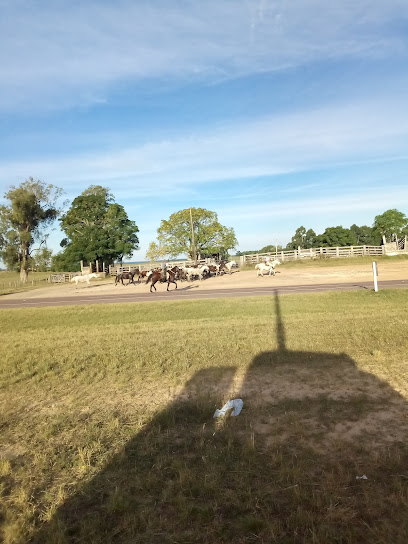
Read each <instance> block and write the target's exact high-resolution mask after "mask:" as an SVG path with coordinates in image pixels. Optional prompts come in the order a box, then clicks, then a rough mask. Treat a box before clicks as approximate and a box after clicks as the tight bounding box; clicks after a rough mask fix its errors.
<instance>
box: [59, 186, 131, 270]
mask: <svg viewBox="0 0 408 544" xmlns="http://www.w3.org/2000/svg"><path fill="white" fill-rule="evenodd" d="M60 221H61V228H62V230H63V232H64V233H65V234H66V238H64V240H62V242H61V246H62V247H64V248H65V250H64V253H65V252H67V259H66V262H69V263H72V262H73V261H74V260H77V261H78V262H79V261H81V260H85V261H87V262H93V261H95V260H96V259H99V260H100V261H102V262H104V263H105V264H106V265H109V264H112V263H113V262H114V261H115V260H117V259H118V260H122V259H123V257H130V256H131V254H132V252H133V251H134V250H136V249H139V239H138V237H137V233H138V232H139V229H138V227H137V225H136V223H135V222H134V221H130V220H129V218H128V216H127V213H126V212H125V209H124V207H123V206H121V205H120V204H117V203H115V202H114V197H113V195H112V194H111V193H110V192H109V189H108V188H106V187H101V186H100V185H91V186H90V187H89V188H88V189H86V190H85V191H84V192H83V193H82V194H81V195H79V196H77V197H76V198H75V199H74V201H73V202H72V205H71V207H70V209H69V210H68V212H67V213H66V214H65V215H63V216H62V218H61V220H60ZM57 261H58V262H60V263H63V262H64V259H63V258H62V257H61V256H60V257H58V260H57Z"/></svg>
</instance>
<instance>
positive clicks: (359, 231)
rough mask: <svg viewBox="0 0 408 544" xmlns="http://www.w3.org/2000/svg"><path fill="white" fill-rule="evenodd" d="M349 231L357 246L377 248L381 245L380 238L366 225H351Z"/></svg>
mask: <svg viewBox="0 0 408 544" xmlns="http://www.w3.org/2000/svg"><path fill="white" fill-rule="evenodd" d="M350 230H351V231H352V232H354V234H355V236H356V239H357V245H359V246H379V245H380V243H381V236H379V235H378V233H376V232H375V231H374V229H373V228H372V227H368V226H367V225H362V226H361V227H359V226H358V225H356V224H354V225H351V227H350Z"/></svg>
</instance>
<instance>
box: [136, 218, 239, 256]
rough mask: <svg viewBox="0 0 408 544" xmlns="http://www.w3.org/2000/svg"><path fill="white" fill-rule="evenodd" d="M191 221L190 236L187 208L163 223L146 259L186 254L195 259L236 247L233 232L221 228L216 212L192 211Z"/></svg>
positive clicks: (231, 229)
mask: <svg viewBox="0 0 408 544" xmlns="http://www.w3.org/2000/svg"><path fill="white" fill-rule="evenodd" d="M191 220H192V226H193V234H192V229H191V221H190V208H187V209H185V210H180V211H179V212H176V213H173V214H172V215H171V216H170V218H169V219H168V220H167V221H166V220H163V221H162V222H161V224H160V227H159V228H158V229H157V242H152V243H151V244H150V246H149V250H148V252H147V256H148V257H149V258H150V257H151V256H153V255H154V256H160V257H161V256H165V255H167V256H168V257H173V258H174V257H177V256H178V255H188V256H189V257H190V258H191V259H193V260H195V259H196V258H197V257H198V256H199V255H200V254H213V253H218V252H222V251H228V250H229V249H232V248H234V247H235V246H236V245H238V242H237V239H236V237H235V233H234V229H233V228H228V227H224V226H223V225H221V224H220V223H219V221H218V216H217V214H216V213H215V212H212V211H209V210H205V209H204V208H191ZM193 236H194V241H193Z"/></svg>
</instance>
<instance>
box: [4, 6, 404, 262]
mask: <svg viewBox="0 0 408 544" xmlns="http://www.w3.org/2000/svg"><path fill="white" fill-rule="evenodd" d="M407 24H408V2H407V1H406V0H360V1H359V2H356V1H355V0H353V1H351V0H337V1H336V2H328V1H327V0H296V1H294V0H274V1H272V0H206V1H197V0H196V1H192V0H172V2H168V1H161V0H156V1H155V2H151V1H147V0H116V1H115V2H112V1H111V2H108V1H104V0H95V1H92V0H87V1H86V2H84V1H83V0H82V1H79V0H70V1H68V0H53V1H50V0H37V1H36V0H30V1H28V0H27V1H26V0H2V1H1V2H0V66H1V70H0V195H1V196H0V202H1V197H2V195H3V194H4V192H5V191H6V190H7V188H8V187H9V186H10V185H12V184H14V185H16V184H17V185H18V184H19V183H20V182H21V181H24V180H25V179H26V178H27V177H29V176H32V177H34V178H36V179H42V180H43V181H45V182H47V183H53V184H55V185H57V186H60V187H63V188H64V190H65V192H66V198H68V199H70V200H72V199H73V198H75V196H77V195H78V194H80V193H81V192H82V191H83V190H84V189H86V188H87V187H88V186H89V185H91V184H100V185H104V186H106V187H109V188H110V189H111V191H112V192H113V194H114V195H115V197H116V201H117V202H119V203H120V204H123V205H124V206H125V209H126V210H127V212H128V215H129V217H130V218H131V219H133V220H135V221H136V223H137V225H138V226H139V229H140V251H138V252H136V253H135V255H134V257H135V259H140V260H143V259H144V258H145V253H146V249H147V247H148V245H149V242H150V241H152V240H153V239H154V238H155V234H156V229H157V228H158V226H159V224H160V220H161V219H167V218H168V217H169V215H170V214H171V213H173V212H176V211H178V210H180V209H184V208H187V207H190V206H193V207H204V208H208V209H210V210H213V211H216V212H217V213H218V216H219V219H220V221H221V223H223V224H224V225H226V226H229V227H234V229H235V232H236V235H237V238H238V240H239V247H238V248H237V249H241V250H246V249H257V248H260V247H263V246H264V245H266V244H270V243H276V242H278V243H283V244H286V242H288V241H289V240H290V238H291V236H292V235H293V233H294V231H295V229H296V228H297V227H299V226H300V225H304V226H305V227H306V228H313V229H314V230H315V231H316V232H318V233H319V232H322V231H323V230H324V229H325V227H327V226H335V225H343V226H345V227H349V226H350V225H351V224H353V223H357V224H372V222H373V219H374V216H375V215H377V214H379V213H382V212H383V211H385V210H386V209H389V208H397V209H399V210H401V211H403V212H404V213H408V183H407V182H408V99H407V96H408V32H407V28H408V26H407ZM61 238H62V234H61V233H60V231H59V230H58V228H57V229H56V230H55V231H54V232H53V233H52V235H51V237H50V244H49V245H50V246H51V247H52V249H54V250H55V251H57V250H58V249H59V241H60V239H61Z"/></svg>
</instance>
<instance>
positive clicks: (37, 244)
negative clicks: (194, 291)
mask: <svg viewBox="0 0 408 544" xmlns="http://www.w3.org/2000/svg"><path fill="white" fill-rule="evenodd" d="M62 194H63V190H62V189H60V188H58V187H55V186H53V185H47V184H45V183H44V182H42V181H40V180H34V179H33V178H29V179H27V180H26V181H25V182H23V183H22V184H21V185H19V186H18V187H15V186H11V187H10V189H9V191H8V192H7V193H6V194H5V195H4V196H5V198H6V200H8V204H6V205H3V206H0V258H1V259H2V260H3V262H4V264H5V265H6V266H7V269H8V270H16V271H19V272H20V280H21V281H22V282H26V281H27V278H28V273H29V271H30V270H39V271H41V270H48V269H49V267H50V264H51V269H52V270H55V271H73V272H74V271H77V270H79V268H80V261H81V260H82V261H86V262H88V263H90V262H93V261H95V260H97V259H98V261H99V262H100V264H102V263H105V265H109V264H112V263H113V262H114V261H115V260H121V259H123V258H124V257H126V258H127V257H130V256H131V255H132V253H133V251H135V250H137V249H139V239H138V236H137V233H138V232H139V229H138V227H137V225H136V223H135V222H134V221H131V220H130V219H129V218H128V216H127V213H126V211H125V209H124V207H123V206H121V205H120V204H117V203H116V202H115V199H114V196H113V195H112V193H111V192H110V191H109V189H107V188H106V187H101V186H100V185H91V186H90V187H88V189H86V190H85V191H83V193H81V194H80V195H79V196H77V197H76V198H75V199H74V200H73V202H72V204H71V207H70V208H69V209H68V211H66V212H64V209H65V207H66V205H67V204H68V203H67V202H64V203H63V204H62V205H61V206H60V207H59V206H58V205H57V202H58V201H59V199H60V198H61V196H62ZM55 220H58V221H59V223H60V228H61V230H62V232H63V233H64V235H65V238H64V239H63V240H62V242H61V247H62V250H61V252H60V253H58V254H57V255H54V256H52V252H51V250H49V249H48V248H47V237H48V235H47V234H46V229H47V227H50V226H51V225H52V224H53V223H54V221H55Z"/></svg>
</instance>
